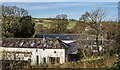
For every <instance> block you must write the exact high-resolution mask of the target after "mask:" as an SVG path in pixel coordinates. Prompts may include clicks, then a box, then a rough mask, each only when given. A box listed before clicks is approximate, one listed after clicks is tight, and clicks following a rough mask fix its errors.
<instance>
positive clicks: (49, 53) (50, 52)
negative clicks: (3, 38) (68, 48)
mask: <svg viewBox="0 0 120 70" xmlns="http://www.w3.org/2000/svg"><path fill="white" fill-rule="evenodd" d="M3 50H4V51H13V52H15V51H17V52H32V55H31V58H30V59H31V65H36V63H37V58H36V57H37V56H39V64H41V63H43V58H46V62H47V63H48V61H49V59H48V58H49V57H60V63H65V49H39V48H5V47H0V51H3ZM54 51H56V53H54ZM0 56H2V55H1V54H0ZM28 59H29V57H24V60H28ZM0 60H1V58H0Z"/></svg>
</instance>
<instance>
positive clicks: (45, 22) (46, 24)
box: [33, 18, 76, 29]
mask: <svg viewBox="0 0 120 70" xmlns="http://www.w3.org/2000/svg"><path fill="white" fill-rule="evenodd" d="M33 21H34V22H35V26H37V25H43V27H49V25H50V24H51V23H52V22H54V20H48V19H45V18H34V19H33ZM75 25H76V22H75V21H70V20H69V24H68V27H67V29H72V28H73V27H74V26H75Z"/></svg>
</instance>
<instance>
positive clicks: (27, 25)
mask: <svg viewBox="0 0 120 70" xmlns="http://www.w3.org/2000/svg"><path fill="white" fill-rule="evenodd" d="M19 23H20V24H19V25H20V27H19V29H14V30H15V31H14V32H13V35H14V36H15V37H17V38H21V37H22V38H29V37H32V35H33V34H34V33H35V29H34V26H35V24H34V23H33V22H32V17H31V16H23V17H22V18H21V19H20V20H19ZM19 25H18V26H19Z"/></svg>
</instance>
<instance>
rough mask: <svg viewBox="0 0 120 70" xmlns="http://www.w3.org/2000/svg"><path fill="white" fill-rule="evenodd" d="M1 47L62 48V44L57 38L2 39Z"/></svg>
mask: <svg viewBox="0 0 120 70" xmlns="http://www.w3.org/2000/svg"><path fill="white" fill-rule="evenodd" d="M2 46H3V47H17V48H49V49H64V48H65V47H64V45H62V44H61V42H60V41H59V40H57V39H50V38H49V39H43V38H39V39H38V38H33V39H10V38H9V39H3V42H2Z"/></svg>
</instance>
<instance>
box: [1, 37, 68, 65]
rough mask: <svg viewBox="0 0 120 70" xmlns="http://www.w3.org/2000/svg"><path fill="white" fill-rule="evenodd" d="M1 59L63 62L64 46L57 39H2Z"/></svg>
mask: <svg viewBox="0 0 120 70" xmlns="http://www.w3.org/2000/svg"><path fill="white" fill-rule="evenodd" d="M0 51H1V52H3V53H4V54H6V53H7V55H6V56H5V57H4V56H3V54H1V56H2V57H1V60H14V57H15V58H16V59H15V60H25V61H28V60H31V65H40V64H55V63H65V56H66V47H65V44H62V42H60V41H59V40H57V39H45V40H44V39H3V47H0Z"/></svg>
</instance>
